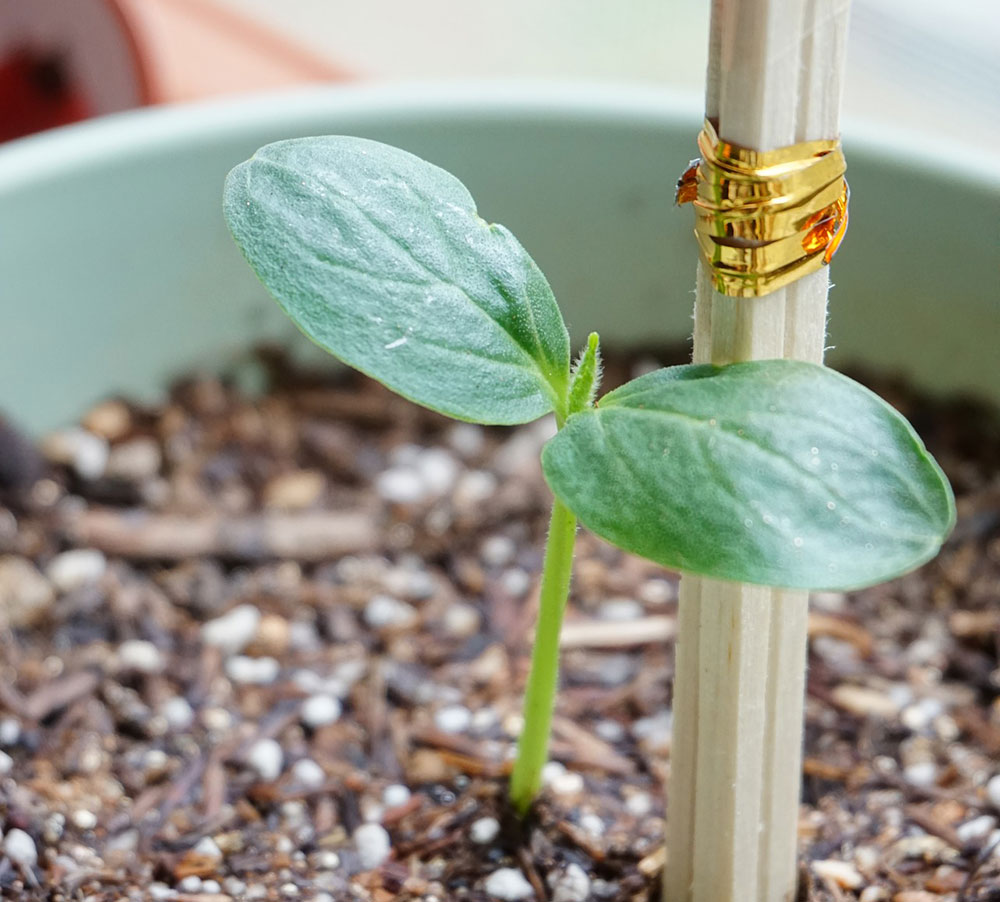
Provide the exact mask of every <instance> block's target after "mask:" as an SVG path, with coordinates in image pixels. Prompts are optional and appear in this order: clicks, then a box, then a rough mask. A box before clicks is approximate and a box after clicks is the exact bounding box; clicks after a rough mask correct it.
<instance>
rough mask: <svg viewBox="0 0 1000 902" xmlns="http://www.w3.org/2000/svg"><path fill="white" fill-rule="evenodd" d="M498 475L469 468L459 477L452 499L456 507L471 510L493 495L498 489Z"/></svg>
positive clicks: (461, 509)
mask: <svg viewBox="0 0 1000 902" xmlns="http://www.w3.org/2000/svg"><path fill="white" fill-rule="evenodd" d="M498 485H499V483H498V482H497V478H496V476H494V475H493V474H492V473H490V472H488V471H486V470H468V471H467V472H465V473H463V474H462V475H461V476H459V477H458V483H457V484H456V485H455V491H454V492H453V493H452V501H454V503H455V507H456V509H458V510H460V511H471V510H473V509H474V508H476V507H478V506H479V505H480V504H483V502H485V501H488V500H489V499H490V498H492V497H493V494H494V493H495V492H496V490H497V486H498Z"/></svg>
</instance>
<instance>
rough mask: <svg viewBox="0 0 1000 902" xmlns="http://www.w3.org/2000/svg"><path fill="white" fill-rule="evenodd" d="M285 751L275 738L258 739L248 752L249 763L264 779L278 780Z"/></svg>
mask: <svg viewBox="0 0 1000 902" xmlns="http://www.w3.org/2000/svg"><path fill="white" fill-rule="evenodd" d="M284 761H285V753H284V752H283V751H282V750H281V746H280V745H279V744H278V743H277V742H276V741H275V740H274V739H258V740H257V741H256V742H255V743H254V744H253V745H252V746H250V751H249V752H247V764H249V765H250V767H252V768H253V769H254V770H255V771H256V772H257V773H258V774H259V775H260V777H261V779H263V780H268V781H272V780H277V779H278V777H280V776H281V769H282V766H283V765H284Z"/></svg>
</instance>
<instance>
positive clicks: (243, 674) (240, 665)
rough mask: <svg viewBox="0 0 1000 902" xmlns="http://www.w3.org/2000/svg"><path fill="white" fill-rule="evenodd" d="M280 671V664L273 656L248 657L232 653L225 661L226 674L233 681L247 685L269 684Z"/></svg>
mask: <svg viewBox="0 0 1000 902" xmlns="http://www.w3.org/2000/svg"><path fill="white" fill-rule="evenodd" d="M280 672H281V665H280V664H279V663H278V662H277V660H275V659H274V658H269V657H263V658H250V657H247V656H246V655H233V657H231V658H230V659H229V660H228V661H226V676H228V677H229V679H231V680H232V681H233V682H234V683H240V684H242V685H247V686H270V685H271V683H273V682H274V681H275V680H276V679H277V678H278V674H279V673H280Z"/></svg>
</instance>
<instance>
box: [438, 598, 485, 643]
mask: <svg viewBox="0 0 1000 902" xmlns="http://www.w3.org/2000/svg"><path fill="white" fill-rule="evenodd" d="M443 625H444V629H445V632H446V633H447V634H448V635H449V636H455V637H456V638H461V639H465V638H467V637H469V636H474V635H475V634H476V633H477V632H479V626H480V617H479V611H477V610H476V609H475V608H474V607H473V606H472V605H471V604H462V603H460V602H456V603H455V604H450V605H448V608H447V610H446V611H445V612H444V624H443Z"/></svg>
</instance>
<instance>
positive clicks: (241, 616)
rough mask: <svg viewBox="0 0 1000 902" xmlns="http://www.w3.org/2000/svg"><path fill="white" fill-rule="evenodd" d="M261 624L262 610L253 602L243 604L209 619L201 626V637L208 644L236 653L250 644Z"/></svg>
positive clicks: (227, 652)
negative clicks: (213, 618)
mask: <svg viewBox="0 0 1000 902" xmlns="http://www.w3.org/2000/svg"><path fill="white" fill-rule="evenodd" d="M259 624H260V611H259V610H258V609H257V608H256V607H254V606H253V605H252V604H241V605H237V606H236V607H235V608H233V609H232V610H231V611H229V612H227V613H225V614H223V615H222V616H221V617H216V618H215V620H209V621H208V622H207V623H206V624H205V625H204V626H202V628H201V638H202V641H203V642H204V643H205V644H206V645H212V646H214V647H216V648H218V649H220V650H221V651H222V652H223V653H224V654H227V655H234V654H236V653H237V652H240V651H243V649H244V648H246V647H247V645H249V644H250V642H251V640H252V639H253V637H254V636H255V635H256V633H257V627H258V625H259Z"/></svg>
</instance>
